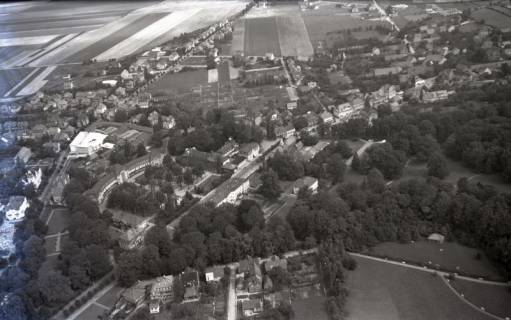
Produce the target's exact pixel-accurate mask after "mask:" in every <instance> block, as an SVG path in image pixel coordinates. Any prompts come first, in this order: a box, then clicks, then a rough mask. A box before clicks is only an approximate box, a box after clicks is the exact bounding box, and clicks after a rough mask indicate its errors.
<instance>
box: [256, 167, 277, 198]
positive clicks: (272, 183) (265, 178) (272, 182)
mask: <svg viewBox="0 0 511 320" xmlns="http://www.w3.org/2000/svg"><path fill="white" fill-rule="evenodd" d="M261 181H262V184H261V186H260V187H259V193H261V194H262V195H263V196H265V197H266V198H268V199H271V200H274V199H277V198H278V197H280V194H281V193H282V189H281V188H280V185H279V178H278V176H277V173H276V172H275V171H273V170H272V169H269V170H268V171H266V172H265V173H263V174H262V175H261Z"/></svg>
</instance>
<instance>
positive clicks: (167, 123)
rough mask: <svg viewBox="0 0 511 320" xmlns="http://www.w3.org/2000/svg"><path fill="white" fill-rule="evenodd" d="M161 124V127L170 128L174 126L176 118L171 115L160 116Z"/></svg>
mask: <svg viewBox="0 0 511 320" xmlns="http://www.w3.org/2000/svg"><path fill="white" fill-rule="evenodd" d="M161 121H162V122H161V124H162V128H163V129H167V130H169V129H172V128H174V127H175V126H176V119H175V118H174V117H173V116H162V117H161Z"/></svg>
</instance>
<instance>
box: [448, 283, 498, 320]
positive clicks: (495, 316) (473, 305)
mask: <svg viewBox="0 0 511 320" xmlns="http://www.w3.org/2000/svg"><path fill="white" fill-rule="evenodd" d="M440 278H441V279H442V281H443V282H444V283H445V285H446V286H447V287H448V288H449V289H450V290H451V291H452V292H453V293H454V294H455V295H456V296H457V297H458V298H459V299H460V300H461V301H463V302H464V303H465V304H468V305H469V306H470V307H472V308H473V309H476V310H477V311H479V312H481V313H482V314H484V315H486V316H488V317H491V318H493V319H496V320H506V319H505V318H501V317H499V316H497V315H494V314H493V313H490V312H488V311H486V310H484V309H481V308H482V307H481V308H479V307H478V306H476V305H475V304H474V303H472V302H471V301H469V300H468V299H467V298H465V296H464V295H461V294H460V293H459V292H458V291H457V290H456V289H454V287H453V286H451V284H450V283H449V280H448V279H445V278H444V277H440Z"/></svg>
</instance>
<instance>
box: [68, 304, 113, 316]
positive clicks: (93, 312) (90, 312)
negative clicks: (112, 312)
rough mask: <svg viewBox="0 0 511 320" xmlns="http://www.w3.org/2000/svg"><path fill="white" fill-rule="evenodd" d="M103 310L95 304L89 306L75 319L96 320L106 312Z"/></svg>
mask: <svg viewBox="0 0 511 320" xmlns="http://www.w3.org/2000/svg"><path fill="white" fill-rule="evenodd" d="M107 311H108V310H106V309H105V308H103V307H102V306H99V305H97V304H94V303H93V304H91V305H90V306H89V307H88V308H87V309H85V310H84V311H83V312H82V313H80V315H79V316H78V317H76V319H78V320H92V319H98V317H99V316H101V315H103V313H105V312H107Z"/></svg>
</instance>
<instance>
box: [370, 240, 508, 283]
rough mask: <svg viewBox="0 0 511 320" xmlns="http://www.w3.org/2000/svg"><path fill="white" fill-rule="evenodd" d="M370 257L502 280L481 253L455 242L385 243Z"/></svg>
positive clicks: (375, 249)
mask: <svg viewBox="0 0 511 320" xmlns="http://www.w3.org/2000/svg"><path fill="white" fill-rule="evenodd" d="M371 253H374V254H376V255H378V256H386V257H389V258H391V259H394V260H406V261H411V262H416V263H420V264H424V265H429V266H430V267H434V266H436V265H439V266H440V268H441V269H445V270H449V271H457V272H459V273H461V274H468V275H473V276H477V277H484V278H488V279H496V280H501V279H502V276H501V275H500V274H499V273H498V272H497V270H496V269H495V268H494V267H493V266H492V265H491V263H490V261H489V260H488V258H486V256H485V255H484V253H483V252H481V251H480V250H477V249H473V248H468V247H465V246H463V245H460V244H458V243H454V242H446V243H443V244H436V243H431V242H427V241H417V242H415V243H406V244H403V243H393V242H387V243H382V244H379V245H377V246H375V247H374V248H373V249H372V250H371ZM477 253H480V254H481V259H480V260H477V259H475V256H476V254H477ZM429 262H431V263H429Z"/></svg>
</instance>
